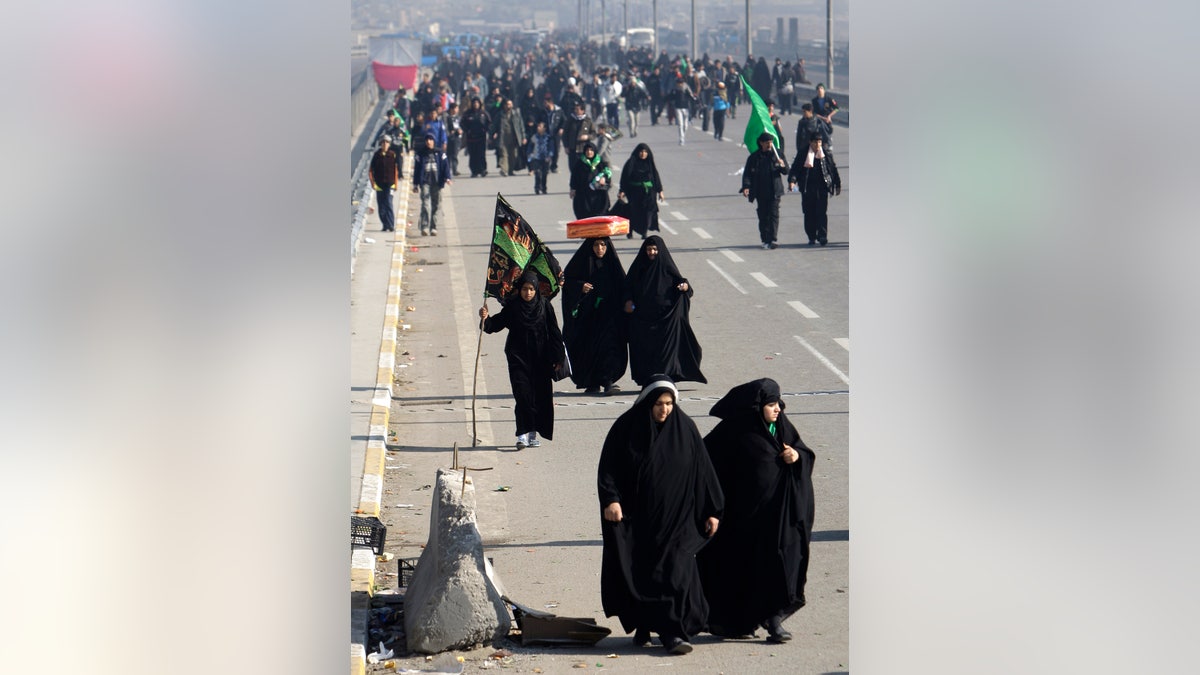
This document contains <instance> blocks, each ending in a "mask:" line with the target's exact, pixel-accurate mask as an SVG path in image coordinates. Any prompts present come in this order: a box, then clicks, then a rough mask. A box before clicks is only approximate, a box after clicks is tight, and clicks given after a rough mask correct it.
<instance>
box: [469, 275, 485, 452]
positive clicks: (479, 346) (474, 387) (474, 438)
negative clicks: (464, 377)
mask: <svg viewBox="0 0 1200 675" xmlns="http://www.w3.org/2000/svg"><path fill="white" fill-rule="evenodd" d="M483 308H484V309H486V308H487V293H484V294H483ZM483 321H484V320H483V319H480V320H479V340H478V342H477V343H476V344H475V377H474V379H473V381H472V382H471V447H472V448H473V447H475V446H477V445H479V432H478V431H477V430H476V427H475V393H476V392H477V391H478V389H479V354H480V352H482V351H483Z"/></svg>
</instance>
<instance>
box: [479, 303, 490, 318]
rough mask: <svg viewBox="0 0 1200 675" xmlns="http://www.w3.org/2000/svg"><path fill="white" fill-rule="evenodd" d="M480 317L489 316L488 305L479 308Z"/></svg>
mask: <svg viewBox="0 0 1200 675" xmlns="http://www.w3.org/2000/svg"><path fill="white" fill-rule="evenodd" d="M479 318H481V319H486V318H488V311H487V305H484V306H483V307H480V308H479Z"/></svg>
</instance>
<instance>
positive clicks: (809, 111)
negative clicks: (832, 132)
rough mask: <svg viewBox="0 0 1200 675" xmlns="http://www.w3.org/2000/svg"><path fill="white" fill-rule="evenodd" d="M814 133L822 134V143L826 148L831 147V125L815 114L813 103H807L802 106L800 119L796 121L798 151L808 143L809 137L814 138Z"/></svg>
mask: <svg viewBox="0 0 1200 675" xmlns="http://www.w3.org/2000/svg"><path fill="white" fill-rule="evenodd" d="M813 134H820V135H821V143H822V144H823V145H824V147H825V148H826V149H828V148H829V125H828V124H826V123H825V120H823V119H821V118H820V117H817V116H816V115H814V114H813V107H812V104H811V103H805V104H804V105H802V106H800V121H799V122H797V123H796V148H797V152H799V149H800V148H803V147H804V146H806V145H808V139H810V138H812V135H813Z"/></svg>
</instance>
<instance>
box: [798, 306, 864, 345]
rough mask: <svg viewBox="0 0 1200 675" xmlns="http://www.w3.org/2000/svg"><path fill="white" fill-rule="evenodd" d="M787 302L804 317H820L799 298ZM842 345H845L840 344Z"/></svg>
mask: <svg viewBox="0 0 1200 675" xmlns="http://www.w3.org/2000/svg"><path fill="white" fill-rule="evenodd" d="M788 304H789V305H791V307H792V309H794V310H796V311H797V312H800V315H801V316H803V317H804V318H806V319H819V318H821V317H820V316H818V315H817V313H816V312H814V311H812V310H811V309H809V308H808V307H807V306H805V304H804V303H803V302H800V301H799V300H790V301H788ZM842 346H843V347H846V345H842ZM846 349H850V348H849V347H846Z"/></svg>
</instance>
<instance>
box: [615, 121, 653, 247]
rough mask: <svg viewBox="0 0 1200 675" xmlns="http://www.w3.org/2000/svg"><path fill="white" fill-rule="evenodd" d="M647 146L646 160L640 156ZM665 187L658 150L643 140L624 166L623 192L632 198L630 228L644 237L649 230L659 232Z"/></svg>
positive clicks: (630, 203) (622, 171)
mask: <svg viewBox="0 0 1200 675" xmlns="http://www.w3.org/2000/svg"><path fill="white" fill-rule="evenodd" d="M643 148H645V150H646V159H644V160H643V159H641V158H640V157H638V152H639V151H641V150H642V149H643ZM647 183H649V186H647V185H646V184H647ZM662 189H663V187H662V179H661V178H659V175H658V168H657V167H656V166H655V165H654V153H653V152H652V151H651V150H650V146H648V145H646V144H645V143H639V144H638V145H637V147H636V148H634V149H633V154H632V155H630V156H629V159H628V160H626V161H625V166H624V167H623V168H622V169H621V192H624V193H625V198H626V199H628V200H629V229H631V230H633V231H634V232H637V233H638V234H640V235H642V237H645V236H646V232H649V231H652V232H658V194H659V193H660V192H662Z"/></svg>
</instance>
